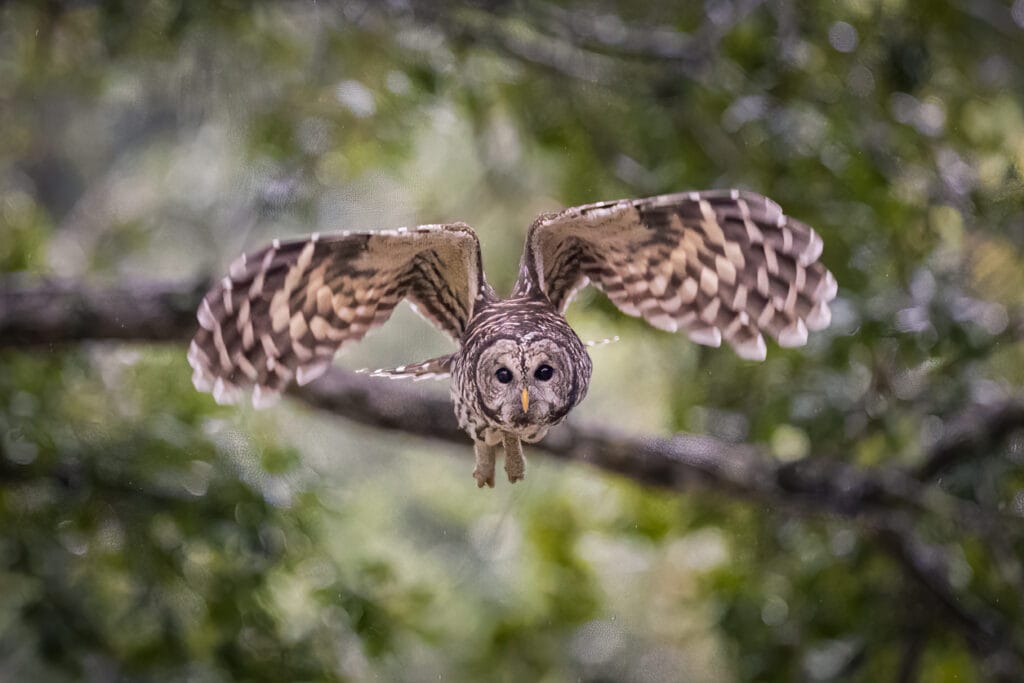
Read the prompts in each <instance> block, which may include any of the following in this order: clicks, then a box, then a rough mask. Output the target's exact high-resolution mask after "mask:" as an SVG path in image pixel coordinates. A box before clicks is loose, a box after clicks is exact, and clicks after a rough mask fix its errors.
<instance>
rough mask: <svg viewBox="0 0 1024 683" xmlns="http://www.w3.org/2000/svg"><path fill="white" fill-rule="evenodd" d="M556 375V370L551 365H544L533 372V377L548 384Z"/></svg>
mask: <svg viewBox="0 0 1024 683" xmlns="http://www.w3.org/2000/svg"><path fill="white" fill-rule="evenodd" d="M554 374H555V369H554V368H553V367H551V366H550V365H547V364H544V365H541V366H540V367H539V368H537V369H536V370H534V371H533V376H534V377H536V378H537V379H539V380H540V381H541V382H547V381H548V380H549V379H551V378H552V377H553V376H554Z"/></svg>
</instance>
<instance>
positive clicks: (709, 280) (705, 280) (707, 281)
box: [700, 268, 718, 296]
mask: <svg viewBox="0 0 1024 683" xmlns="http://www.w3.org/2000/svg"><path fill="white" fill-rule="evenodd" d="M700 288H701V291H703V292H704V293H705V294H707V295H708V296H714V295H715V294H716V293H718V276H717V275H715V273H714V271H712V270H711V269H710V268H705V269H704V270H702V271H701V272H700Z"/></svg>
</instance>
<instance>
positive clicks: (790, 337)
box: [779, 318, 807, 348]
mask: <svg viewBox="0 0 1024 683" xmlns="http://www.w3.org/2000/svg"><path fill="white" fill-rule="evenodd" d="M806 343H807V326H806V325H804V321H803V320H800V319H799V318H797V319H796V320H794V321H793V322H792V323H791V324H789V325H786V326H785V327H784V328H782V331H781V332H779V346H782V347H785V348H792V347H794V346H803V345H804V344H806Z"/></svg>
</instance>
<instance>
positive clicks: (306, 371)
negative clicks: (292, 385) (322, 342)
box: [295, 360, 331, 387]
mask: <svg viewBox="0 0 1024 683" xmlns="http://www.w3.org/2000/svg"><path fill="white" fill-rule="evenodd" d="M329 367H331V361H329V360H320V361H317V362H315V363H307V364H305V365H300V366H299V369H298V371H297V372H296V373H295V382H296V383H297V384H298V385H299V386H300V387H304V386H306V385H307V384H309V383H310V382H312V381H313V380H315V379H316V378H318V377H320V376H321V375H323V374H324V373H325V372H327V369H328V368H329Z"/></svg>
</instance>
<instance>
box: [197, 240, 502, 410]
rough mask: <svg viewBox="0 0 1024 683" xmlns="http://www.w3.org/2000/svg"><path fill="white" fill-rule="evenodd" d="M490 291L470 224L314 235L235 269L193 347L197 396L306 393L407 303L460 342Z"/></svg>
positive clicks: (206, 309) (208, 308)
mask: <svg viewBox="0 0 1024 683" xmlns="http://www.w3.org/2000/svg"><path fill="white" fill-rule="evenodd" d="M484 287H486V285H485V283H484V277H483V271H482V270H481V266H480V244H479V242H478V241H477V237H476V233H474V232H473V230H472V229H471V228H470V227H469V226H468V225H465V224H461V223H459V224H453V225H426V226H421V227H419V228H416V229H413V230H406V229H401V230H396V231H393V232H379V233H341V234H335V235H323V236H320V235H312V236H311V237H309V238H307V239H304V240H295V241H289V242H280V241H277V240H275V241H274V243H273V244H271V245H270V246H268V247H265V248H264V249H261V250H259V251H256V252H253V253H251V254H246V255H243V256H241V257H240V258H239V259H238V260H237V261H235V262H234V263H233V264H232V265H231V267H230V269H229V274H228V276H227V277H225V278H224V279H223V280H222V281H221V282H220V283H219V284H218V285H217V286H216V287H214V288H213V289H212V290H210V292H209V293H207V295H206V296H205V297H204V298H203V301H202V303H201V304H200V307H199V311H198V314H197V317H198V318H199V325H200V328H199V331H198V332H197V333H196V336H195V338H194V339H193V340H192V344H191V346H190V347H189V353H188V360H189V363H190V364H191V365H192V367H193V369H194V373H193V376H192V381H193V383H194V384H195V385H196V388H198V389H200V390H203V391H212V392H213V395H214V398H216V399H217V401H218V402H221V403H230V402H233V401H234V400H236V399H237V397H238V394H239V393H240V392H239V389H241V388H247V387H253V388H254V391H253V403H254V404H255V405H262V404H265V403H267V402H268V401H269V400H270V399H273V398H275V397H276V396H277V395H278V394H280V392H281V391H282V390H283V389H284V388H285V387H286V386H287V385H288V383H289V382H290V381H291V380H292V379H293V378H294V379H295V380H296V381H297V382H298V383H299V384H306V383H308V382H311V381H312V380H314V379H315V378H317V377H319V376H320V375H321V374H323V373H324V371H326V370H327V368H328V367H329V366H330V364H331V360H332V358H333V357H334V354H335V352H336V351H337V350H338V349H339V348H340V347H341V346H342V345H344V344H346V343H348V342H353V341H358V340H359V339H362V337H363V336H364V335H365V334H366V333H367V332H368V331H369V330H370V329H372V328H374V327H376V326H378V325H381V324H383V323H384V322H385V321H386V320H387V319H388V318H389V317H391V313H392V311H393V310H394V308H395V306H396V305H397V304H398V302H399V301H401V300H402V299H403V298H405V297H408V299H409V301H410V303H411V304H412V305H413V306H414V307H415V308H416V309H417V311H418V312H419V313H421V314H422V315H423V316H424V317H426V318H427V319H428V320H430V321H431V322H433V323H434V324H435V325H436V326H437V327H439V328H440V329H441V330H442V331H444V332H446V333H447V334H449V335H450V336H452V337H453V338H455V339H459V338H461V336H462V333H463V331H464V330H465V329H466V323H467V322H468V321H469V318H470V316H471V315H472V313H473V306H474V303H475V302H476V299H477V294H478V293H480V292H481V291H482V290H483V289H484Z"/></svg>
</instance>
